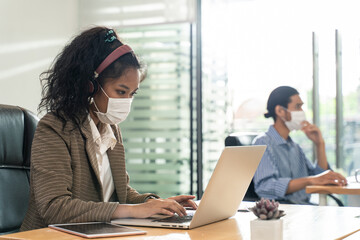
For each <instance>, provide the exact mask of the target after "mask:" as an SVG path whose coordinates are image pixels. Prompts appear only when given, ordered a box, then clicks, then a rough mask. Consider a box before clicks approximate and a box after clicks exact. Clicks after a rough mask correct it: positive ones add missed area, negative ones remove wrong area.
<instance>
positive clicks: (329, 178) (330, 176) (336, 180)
mask: <svg viewBox="0 0 360 240" xmlns="http://www.w3.org/2000/svg"><path fill="white" fill-rule="evenodd" d="M309 180H310V185H336V186H345V185H347V180H346V178H345V177H344V176H342V175H341V174H340V173H336V172H333V171H331V170H327V171H324V172H322V173H320V174H318V175H315V176H311V177H309Z"/></svg>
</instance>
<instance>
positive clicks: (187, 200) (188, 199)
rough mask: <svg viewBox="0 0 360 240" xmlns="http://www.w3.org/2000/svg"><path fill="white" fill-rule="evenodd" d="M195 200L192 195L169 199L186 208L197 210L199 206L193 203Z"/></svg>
mask: <svg viewBox="0 0 360 240" xmlns="http://www.w3.org/2000/svg"><path fill="white" fill-rule="evenodd" d="M194 198H195V196H192V195H180V196H175V197H169V198H168V199H173V200H175V201H177V202H178V203H179V204H181V205H182V206H184V207H190V208H192V209H195V210H196V209H197V205H196V203H195V202H194V201H193V199H194Z"/></svg>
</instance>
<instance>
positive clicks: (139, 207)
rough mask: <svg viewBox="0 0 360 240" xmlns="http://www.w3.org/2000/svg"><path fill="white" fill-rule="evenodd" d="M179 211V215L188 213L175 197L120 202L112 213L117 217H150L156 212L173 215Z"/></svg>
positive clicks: (113, 217)
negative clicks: (135, 202)
mask: <svg viewBox="0 0 360 240" xmlns="http://www.w3.org/2000/svg"><path fill="white" fill-rule="evenodd" d="M175 213H177V214H178V215H179V216H184V215H186V210H185V208H184V207H183V206H181V205H180V204H179V203H178V202H177V201H175V200H173V199H169V198H168V199H149V200H148V201H146V202H145V203H141V204H119V206H118V207H117V208H116V210H115V212H114V213H113V215H112V219H115V218H127V217H131V218H148V217H151V216H153V215H155V214H164V215H168V216H173V215H174V214H175Z"/></svg>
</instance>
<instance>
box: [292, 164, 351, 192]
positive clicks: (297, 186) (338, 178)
mask: <svg viewBox="0 0 360 240" xmlns="http://www.w3.org/2000/svg"><path fill="white" fill-rule="evenodd" d="M310 185H337V186H344V185H346V178H344V177H343V176H342V175H341V174H339V173H336V172H333V171H331V170H326V171H324V172H323V173H320V174H318V175H315V176H309V177H304V178H296V179H292V180H290V182H289V185H288V188H287V190H286V194H290V193H293V192H297V191H299V190H301V189H304V188H305V187H306V186H310Z"/></svg>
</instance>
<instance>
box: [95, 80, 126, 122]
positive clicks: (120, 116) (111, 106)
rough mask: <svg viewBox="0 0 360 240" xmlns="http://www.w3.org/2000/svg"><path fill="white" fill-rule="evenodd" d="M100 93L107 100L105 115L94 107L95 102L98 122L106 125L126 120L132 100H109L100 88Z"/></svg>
mask: <svg viewBox="0 0 360 240" xmlns="http://www.w3.org/2000/svg"><path fill="white" fill-rule="evenodd" d="M100 89H101V91H103V93H104V94H105V96H106V97H107V98H108V105H107V111H106V113H102V112H100V110H99V109H98V107H97V106H96V103H95V100H94V105H95V108H96V110H98V111H97V112H95V113H96V115H97V117H98V118H99V120H100V122H102V123H107V124H119V123H121V122H122V121H124V120H125V119H126V117H127V116H128V115H129V113H130V108H131V102H132V100H133V99H132V98H110V97H109V96H108V95H107V94H106V92H105V91H104V89H103V88H102V87H101V86H100Z"/></svg>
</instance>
